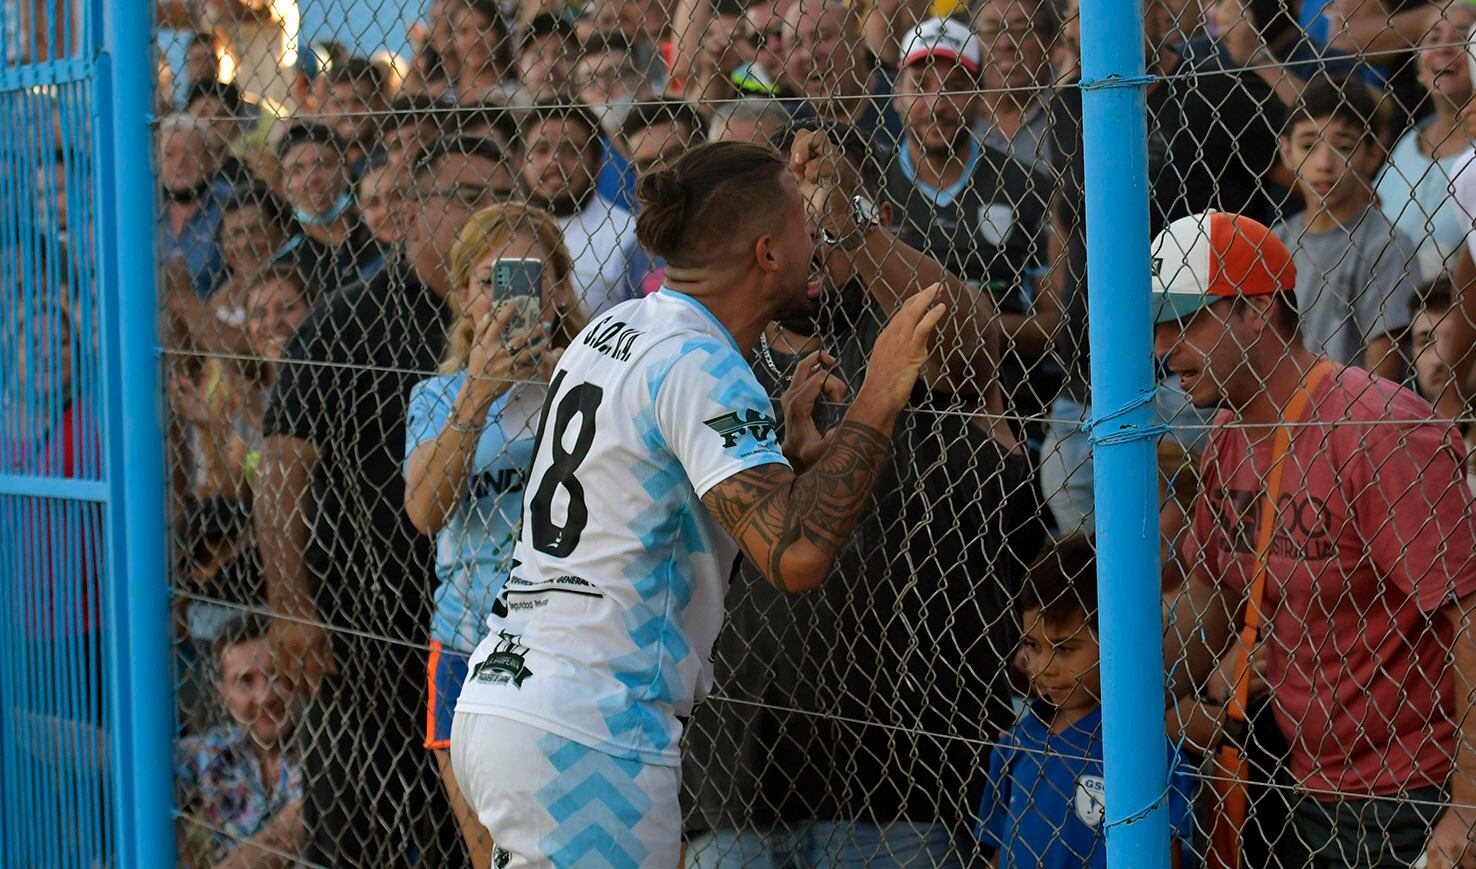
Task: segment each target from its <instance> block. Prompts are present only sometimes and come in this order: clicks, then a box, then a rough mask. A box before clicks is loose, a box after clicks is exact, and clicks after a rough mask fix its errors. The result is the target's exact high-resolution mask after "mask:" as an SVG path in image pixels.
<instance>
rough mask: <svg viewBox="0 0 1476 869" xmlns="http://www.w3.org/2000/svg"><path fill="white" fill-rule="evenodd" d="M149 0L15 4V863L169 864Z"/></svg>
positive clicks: (5, 524) (5, 515) (1, 674)
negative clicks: (150, 151)
mask: <svg viewBox="0 0 1476 869" xmlns="http://www.w3.org/2000/svg"><path fill="white" fill-rule="evenodd" d="M149 16H150V10H149V6H148V4H147V3H144V2H139V0H73V2H72V3H68V2H66V0H11V2H7V3H5V4H4V7H3V9H0V17H3V25H4V26H3V32H4V34H5V37H6V38H5V42H4V45H3V46H0V260H3V262H0V267H3V268H4V270H5V271H4V273H3V281H0V285H3V287H4V290H3V291H0V588H3V589H4V595H5V597H4V604H3V609H0V612H3V616H0V618H3V619H4V624H3V626H0V788H3V790H0V800H3V803H4V805H5V807H6V810H5V811H4V812H3V813H0V865H6V866H73V865H100V864H103V863H109V864H112V865H130V866H131V865H146V866H163V865H169V864H171V863H173V847H172V836H171V820H170V812H169V806H170V802H171V799H170V783H169V770H170V764H169V762H168V752H169V733H170V731H171V726H170V712H169V690H170V685H171V679H170V672H169V659H168V638H169V631H168V621H167V615H168V609H167V608H168V599H167V592H166V576H165V571H164V534H163V529H164V521H165V520H164V499H163V481H164V475H163V467H162V437H161V434H160V431H161V426H160V409H159V395H160V391H159V388H158V383H159V377H158V372H157V367H158V364H157V362H158V360H157V356H156V354H155V349H156V345H157V340H156V327H155V323H156V320H157V317H156V313H155V311H156V305H155V301H154V300H155V295H154V291H153V264H152V260H153V257H152V227H153V218H152V214H153V204H152V203H153V188H152V181H151V170H150V159H149V123H150V120H151V110H150V103H151V88H152V82H151V80H150V75H149V70H150V69H151V68H152V64H151V62H150V57H149V50H150V48H149V32H150V27H149Z"/></svg>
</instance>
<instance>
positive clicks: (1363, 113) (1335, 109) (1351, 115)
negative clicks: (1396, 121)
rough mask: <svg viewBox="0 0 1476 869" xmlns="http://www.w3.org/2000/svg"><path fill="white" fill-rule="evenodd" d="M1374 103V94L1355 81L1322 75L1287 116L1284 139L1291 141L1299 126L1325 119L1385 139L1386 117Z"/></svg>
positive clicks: (1313, 82)
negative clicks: (1293, 132)
mask: <svg viewBox="0 0 1476 869" xmlns="http://www.w3.org/2000/svg"><path fill="white" fill-rule="evenodd" d="M1384 114H1385V113H1383V112H1380V111H1379V106H1378V104H1377V103H1375V102H1374V98H1373V94H1372V93H1371V92H1370V91H1369V89H1368V88H1367V87H1366V86H1364V85H1363V84H1362V83H1360V82H1358V81H1355V80H1353V79H1335V78H1332V77H1331V76H1327V75H1319V76H1317V77H1315V78H1313V79H1312V81H1310V82H1308V84H1307V87H1306V89H1305V90H1303V91H1302V98H1301V99H1300V100H1297V104H1296V105H1294V106H1292V107H1291V109H1290V110H1289V111H1288V112H1287V113H1286V125H1285V126H1284V127H1283V128H1282V133H1281V134H1282V136H1284V137H1287V138H1290V137H1291V134H1292V131H1293V130H1294V129H1296V126H1297V124H1302V123H1307V122H1312V123H1316V122H1319V121H1324V120H1335V121H1341V122H1343V123H1345V124H1347V125H1348V126H1350V127H1355V128H1357V129H1359V130H1362V131H1364V132H1365V133H1368V134H1369V135H1371V136H1373V138H1374V139H1375V141H1382V140H1383V138H1384V127H1385V124H1386V118H1385V117H1384Z"/></svg>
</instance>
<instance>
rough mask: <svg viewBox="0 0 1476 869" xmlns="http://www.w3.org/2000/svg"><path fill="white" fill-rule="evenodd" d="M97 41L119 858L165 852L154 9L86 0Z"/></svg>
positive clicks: (166, 666)
mask: <svg viewBox="0 0 1476 869" xmlns="http://www.w3.org/2000/svg"><path fill="white" fill-rule="evenodd" d="M92 11H93V13H94V15H96V16H97V17H95V18H93V21H94V22H100V23H101V24H102V37H103V42H102V51H101V52H100V54H99V55H98V70H97V72H98V77H97V86H98V90H97V91H96V95H95V97H96V101H97V102H96V114H97V121H98V134H97V136H96V138H95V139H94V142H95V143H96V148H97V152H98V154H97V162H96V163H95V166H96V168H97V175H96V177H97V179H98V190H97V193H98V200H97V202H98V215H99V220H98V225H99V230H98V232H99V238H98V242H99V244H98V253H99V279H100V280H99V283H100V290H101V292H100V296H101V298H102V299H103V300H104V303H105V305H104V308H103V315H104V317H105V319H104V320H103V323H104V324H105V329H106V330H107V334H106V335H105V336H104V341H105V347H106V353H107V355H106V357H105V358H106V360H107V363H106V365H105V372H106V373H105V377H106V391H107V419H108V422H109V426H108V429H107V431H108V443H107V444H105V445H104V446H105V448H106V450H107V458H108V471H107V474H108V480H109V483H110V484H111V486H112V498H111V509H110V510H109V511H108V512H109V516H110V521H109V523H108V529H107V542H108V549H107V552H108V578H109V586H108V589H107V599H108V601H109V606H108V608H107V609H108V614H109V619H108V621H107V623H106V629H107V632H108V633H107V636H108V642H109V647H110V648H109V651H110V652H111V654H110V656H109V658H110V663H111V668H110V674H111V676H112V679H111V680H110V682H109V692H108V703H109V706H110V707H111V715H110V716H109V721H110V724H111V726H112V737H113V738H112V749H113V751H112V760H113V770H112V774H113V783H112V790H113V798H114V801H115V802H114V807H113V808H114V817H115V820H116V823H117V831H118V860H116V861H115V862H117V864H118V865H121V866H172V865H174V862H175V852H174V833H173V828H174V823H173V821H174V819H173V814H172V807H173V785H172V775H173V763H172V761H171V754H172V743H171V737H172V734H173V718H172V714H171V705H170V696H171V691H172V688H173V677H172V675H171V668H170V657H169V655H170V648H169V637H170V634H169V589H168V584H167V580H168V573H167V571H166V567H165V540H164V534H165V528H166V526H165V501H164V447H163V443H164V436H163V425H162V416H163V413H162V399H161V396H162V391H161V388H160V377H159V357H158V354H157V349H158V342H159V334H158V324H159V306H158V301H157V296H156V295H155V290H154V226H155V222H154V189H155V188H154V176H153V168H152V166H153V164H152V161H151V159H150V154H151V153H152V148H151V147H150V142H151V140H152V137H151V132H150V121H151V119H152V117H153V68H154V67H153V57H152V54H151V46H152V34H151V33H150V28H151V23H152V21H153V14H152V10H151V8H150V3H149V2H148V0H93V3H92Z"/></svg>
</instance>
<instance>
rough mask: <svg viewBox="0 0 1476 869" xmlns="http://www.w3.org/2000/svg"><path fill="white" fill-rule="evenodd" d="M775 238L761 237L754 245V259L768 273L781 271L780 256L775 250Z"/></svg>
mask: <svg viewBox="0 0 1476 869" xmlns="http://www.w3.org/2000/svg"><path fill="white" fill-rule="evenodd" d="M774 241H775V240H774V236H772V235H767V234H766V235H761V236H759V237H758V239H757V240H755V241H754V243H753V259H754V261H755V262H756V263H758V267H759V268H760V269H762V270H764V271H766V272H777V271H779V254H778V251H777V250H775V244H774Z"/></svg>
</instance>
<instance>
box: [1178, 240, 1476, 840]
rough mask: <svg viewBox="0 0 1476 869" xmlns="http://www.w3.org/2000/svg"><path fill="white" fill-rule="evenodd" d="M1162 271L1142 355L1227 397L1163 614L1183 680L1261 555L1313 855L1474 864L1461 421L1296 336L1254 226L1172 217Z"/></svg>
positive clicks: (1281, 708) (1282, 269) (1293, 318)
mask: <svg viewBox="0 0 1476 869" xmlns="http://www.w3.org/2000/svg"><path fill="white" fill-rule="evenodd" d="M1153 271H1154V277H1153V311H1154V323H1155V336H1154V343H1155V348H1154V349H1155V352H1156V353H1157V355H1159V356H1160V357H1162V358H1164V359H1165V360H1166V362H1167V365H1168V368H1169V369H1170V370H1171V371H1173V372H1174V373H1176V374H1178V375H1179V377H1180V381H1181V384H1182V386H1183V388H1184V389H1185V391H1186V392H1188V393H1189V395H1190V397H1191V399H1192V400H1193V402H1194V404H1195V405H1196V406H1197V407H1205V408H1210V407H1217V408H1219V415H1218V416H1217V417H1216V419H1215V427H1214V429H1213V431H1212V432H1211V434H1210V437H1209V441H1208V444H1207V446H1206V449H1205V455H1204V463H1203V471H1202V483H1203V490H1202V492H1201V494H1200V498H1199V501H1198V504H1197V506H1196V509H1195V514H1194V520H1193V524H1192V528H1191V532H1190V534H1189V535H1188V542H1187V544H1186V548H1185V553H1184V555H1185V561H1186V564H1187V565H1188V566H1189V580H1188V583H1187V588H1186V590H1185V592H1184V593H1183V594H1181V595H1180V596H1179V601H1178V605H1177V606H1176V608H1175V609H1176V612H1175V613H1174V616H1173V621H1172V625H1171V628H1170V636H1171V637H1172V636H1174V635H1175V634H1177V635H1178V636H1180V637H1183V638H1185V641H1184V648H1183V649H1182V650H1181V651H1182V657H1170V661H1174V662H1183V663H1182V664H1176V669H1179V670H1182V671H1185V672H1180V673H1176V674H1175V676H1176V679H1177V680H1179V681H1180V683H1181V684H1180V687H1181V688H1183V689H1184V690H1185V691H1188V690H1193V687H1194V686H1199V685H1203V684H1205V676H1206V675H1207V674H1208V672H1209V671H1210V670H1211V668H1212V667H1213V664H1214V662H1215V660H1216V659H1218V658H1219V657H1220V656H1221V655H1223V654H1224V653H1225V652H1226V650H1227V649H1228V648H1229V644H1230V640H1231V639H1232V637H1233V636H1234V634H1236V633H1238V632H1239V630H1240V628H1241V626H1242V625H1243V624H1244V618H1245V615H1244V613H1245V611H1246V609H1247V607H1248V602H1249V601H1250V600H1251V599H1252V598H1253V597H1254V594H1253V593H1252V588H1253V586H1254V585H1255V584H1256V583H1255V578H1256V572H1257V569H1258V565H1262V564H1263V565H1264V568H1263V569H1264V571H1265V574H1264V578H1263V582H1264V590H1263V592H1262V596H1261V601H1260V606H1259V612H1260V631H1259V643H1258V646H1257V648H1256V652H1255V658H1256V668H1257V670H1258V671H1259V672H1261V673H1262V674H1263V675H1264V682H1265V686H1266V690H1268V691H1269V693H1270V699H1271V705H1272V707H1273V708H1274V710H1275V717H1276V722H1277V725H1278V727H1279V728H1280V730H1281V732H1282V733H1283V735H1284V736H1285V737H1286V740H1287V742H1288V743H1289V745H1290V756H1289V765H1290V772H1291V774H1292V776H1293V778H1294V780H1295V783H1296V785H1297V787H1298V788H1299V790H1301V792H1302V798H1301V799H1299V800H1298V801H1297V807H1296V809H1295V810H1294V824H1295V827H1296V833H1297V835H1298V836H1299V837H1300V838H1301V839H1302V840H1303V841H1304V842H1306V844H1307V845H1308V846H1309V848H1310V849H1311V850H1312V852H1313V854H1314V855H1315V856H1314V858H1313V859H1314V861H1315V862H1316V864H1317V865H1329V866H1370V865H1403V866H1408V865H1410V863H1411V862H1413V861H1414V860H1416V859H1417V858H1418V857H1419V856H1420V855H1421V854H1422V853H1426V852H1428V856H1429V865H1430V866H1432V867H1436V866H1438V867H1452V866H1460V867H1476V845H1473V831H1472V825H1473V821H1476V778H1473V776H1476V758H1473V757H1472V750H1473V749H1476V715H1472V714H1471V712H1472V702H1471V693H1472V687H1473V685H1476V630H1473V627H1472V616H1473V615H1476V614H1473V606H1476V556H1473V551H1476V515H1473V509H1472V507H1473V504H1472V497H1471V494H1470V490H1469V489H1468V488H1467V487H1466V485H1465V481H1464V474H1463V471H1462V468H1463V467H1464V457H1465V447H1464V445H1463V443H1462V441H1461V439H1460V437H1459V435H1458V434H1457V433H1456V430H1455V429H1454V428H1453V427H1452V426H1451V425H1450V424H1449V423H1448V422H1444V421H1439V420H1437V419H1435V414H1434V412H1433V410H1432V409H1431V407H1430V405H1429V404H1427V403H1426V402H1425V401H1424V400H1423V399H1421V398H1419V397H1418V396H1416V395H1415V394H1414V393H1412V392H1410V391H1409V390H1407V389H1404V388H1402V387H1400V386H1399V385H1398V384H1397V383H1394V382H1392V381H1388V380H1384V379H1381V378H1377V377H1373V376H1372V375H1370V374H1368V373H1367V372H1365V371H1362V370H1360V369H1358V368H1353V367H1343V366H1339V365H1334V364H1333V363H1331V362H1329V361H1328V360H1326V359H1324V358H1321V357H1319V356H1317V355H1316V354H1314V353H1312V352H1311V351H1310V350H1308V349H1307V348H1306V347H1305V346H1304V345H1303V344H1302V343H1301V341H1300V339H1299V338H1298V315H1297V306H1296V297H1295V295H1294V294H1293V288H1294V286H1295V283H1296V276H1295V269H1294V267H1293V266H1292V263H1291V256H1290V254H1289V253H1288V251H1287V249H1286V247H1285V246H1284V245H1283V244H1282V243H1281V242H1280V241H1278V240H1277V239H1276V238H1275V237H1274V236H1273V235H1271V233H1270V232H1269V230H1267V228H1266V227H1265V226H1263V225H1261V224H1260V223H1257V222H1256V221H1254V220H1251V219H1250V218H1247V217H1244V216H1240V215H1235V214H1226V213H1221V212H1208V213H1205V214H1199V215H1192V216H1190V217H1185V218H1181V219H1180V220H1177V221H1174V223H1172V224H1171V225H1170V226H1169V227H1167V228H1166V229H1165V230H1164V231H1163V232H1162V233H1160V235H1159V236H1158V238H1157V239H1156V240H1155V242H1154V246H1153ZM1278 459H1280V462H1279V464H1280V468H1279V470H1276V471H1273V469H1274V467H1275V466H1276V465H1277V464H1278ZM1268 481H1270V482H1268ZM1268 490H1270V491H1269V492H1268ZM1268 495H1269V496H1270V497H1268ZM1273 503H1274V505H1275V506H1274V509H1272V508H1270V507H1268V504H1273ZM1268 524H1269V527H1268ZM1173 626H1177V628H1175V627H1173ZM1190 626H1194V627H1195V628H1197V629H1191V628H1190ZM1172 651H1173V650H1172V649H1171V652H1172ZM1223 681H1225V680H1222V682H1223ZM1230 681H1233V680H1230ZM1221 690H1222V693H1223V691H1224V689H1223V688H1222V689H1221ZM1227 699H1228V697H1225V696H1221V697H1211V698H1209V699H1208V701H1207V704H1208V708H1210V709H1216V708H1219V707H1222V706H1223V705H1224V704H1225V702H1226V701H1227ZM1222 720H1223V719H1222ZM1462 722H1464V728H1462V724H1461V723H1462ZM1391 798H1394V799H1391ZM1391 860H1392V861H1397V863H1390V862H1386V861H1391Z"/></svg>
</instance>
